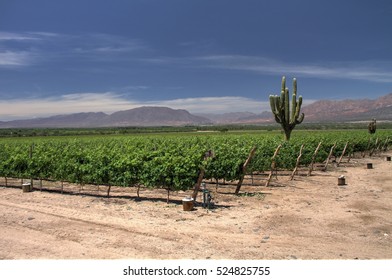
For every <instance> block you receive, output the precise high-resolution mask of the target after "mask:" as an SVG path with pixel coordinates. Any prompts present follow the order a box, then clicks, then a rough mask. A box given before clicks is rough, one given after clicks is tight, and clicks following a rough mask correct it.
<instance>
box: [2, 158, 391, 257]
mask: <svg viewBox="0 0 392 280" xmlns="http://www.w3.org/2000/svg"><path fill="white" fill-rule="evenodd" d="M384 156H385V155H383V156H378V157H373V158H370V159H369V158H368V157H367V158H364V159H363V158H356V159H351V161H350V162H349V163H348V162H346V163H343V164H342V165H341V166H340V167H336V166H330V167H329V169H328V171H327V172H322V171H317V170H316V171H315V172H313V173H312V176H310V177H307V176H296V177H295V179H294V180H293V181H290V180H289V177H288V176H278V178H277V179H276V178H274V179H273V180H272V183H271V187H268V188H265V187H263V186H259V187H256V186H251V185H250V179H247V180H246V181H245V182H246V183H248V184H249V185H247V186H243V188H242V189H241V193H242V195H241V196H235V195H234V194H233V192H234V190H235V187H234V186H220V187H219V188H218V189H217V190H216V187H215V185H212V184H211V185H208V187H209V189H210V190H211V191H212V193H213V196H214V201H215V204H216V208H215V209H212V210H207V209H203V208H202V207H201V206H200V205H198V206H196V207H195V210H194V211H183V206H182V202H181V200H182V198H184V197H185V196H187V195H189V194H190V192H187V193H183V192H178V193H172V194H171V196H170V203H166V195H167V193H166V191H165V190H149V189H141V191H140V197H141V200H139V201H138V200H137V199H136V189H135V188H125V189H124V188H114V187H112V190H111V197H110V198H107V197H105V195H106V187H102V186H101V187H99V188H98V187H96V186H84V187H83V188H82V189H80V187H79V186H73V185H65V186H64V191H65V193H63V194H61V193H60V192H58V190H59V187H58V184H57V185H53V184H52V185H48V184H47V183H45V184H44V190H43V191H42V192H41V191H39V190H35V191H33V192H28V193H23V192H22V190H21V187H20V181H14V182H13V183H14V184H15V185H17V184H19V186H18V187H0V225H1V231H0V248H1V249H0V259H357V258H358V259H391V258H392V211H391V210H392V173H391V169H392V163H391V162H387V161H386V160H385V157H384ZM346 161H347V160H346ZM367 162H372V163H373V166H374V169H366V163H367ZM305 173H306V171H300V175H301V174H302V175H304V174H305ZM340 175H344V176H345V178H346V183H347V185H345V186H338V185H337V181H338V177H339V176H340ZM254 182H255V183H256V182H257V181H254ZM264 182H265V180H264V181H259V184H260V185H264ZM0 183H1V184H4V183H5V181H4V178H1V179H0ZM10 183H12V182H11V181H10V180H8V184H10ZM200 198H201V195H200V196H199V198H198V200H199V201H200Z"/></svg>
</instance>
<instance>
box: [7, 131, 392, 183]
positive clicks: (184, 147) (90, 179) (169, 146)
mask: <svg viewBox="0 0 392 280" xmlns="http://www.w3.org/2000/svg"><path fill="white" fill-rule="evenodd" d="M117 134H118V135H115V134H110V135H93V136H91V135H90V136H57V137H48V136H47V137H2V138H0V177H8V178H25V179H29V178H34V179H49V180H56V181H63V182H71V183H79V184H99V185H112V186H114V185H115V186H124V187H130V186H139V185H143V186H146V187H151V188H167V189H170V190H187V189H189V188H192V187H193V186H194V184H195V183H196V181H197V178H198V174H199V172H200V169H201V168H204V169H205V178H206V179H214V180H223V179H224V180H226V181H234V180H238V179H239V178H240V177H241V176H242V175H243V174H242V165H243V164H244V162H245V160H246V159H247V157H248V155H249V152H250V150H251V149H252V148H253V147H256V148H257V150H256V153H255V155H254V157H253V158H252V160H251V162H250V165H249V167H248V169H247V173H250V172H261V171H267V170H270V168H271V157H272V156H273V154H274V151H275V149H276V147H277V146H278V145H279V144H282V147H281V149H280V152H279V154H278V156H277V158H276V163H277V167H278V168H279V169H285V170H292V169H293V168H294V166H295V163H296V159H297V156H298V153H299V150H300V147H301V145H302V144H304V150H303V157H302V158H301V164H302V165H308V164H309V163H310V161H311V158H312V155H313V153H314V151H315V149H316V147H317V145H318V143H319V142H322V144H321V147H320V150H319V152H318V154H317V157H316V162H323V161H324V160H325V159H326V158H327V157H328V153H329V151H330V149H331V147H332V146H333V145H334V143H336V148H335V152H334V155H335V156H339V155H340V154H341V153H342V151H343V148H344V146H345V145H346V143H347V142H348V143H349V144H348V148H347V151H346V154H352V153H358V152H363V151H366V150H371V149H375V148H377V149H383V148H387V147H388V145H390V144H391V143H392V130H391V129H379V130H378V131H377V133H376V134H374V135H370V134H369V133H368V132H367V130H364V129H361V130H359V129H353V130H347V129H345V130H326V131H316V130H297V131H294V133H293V135H292V139H291V140H290V142H285V141H283V136H282V134H281V132H279V131H278V130H276V131H267V130H265V131H259V130H246V131H243V130H236V131H232V132H231V131H229V132H225V133H221V132H206V131H205V132H200V131H192V130H189V131H185V132H174V131H166V132H162V131H158V132H157V131H155V132H154V131H149V133H136V134H125V135H123V134H121V133H117ZM208 151H211V152H212V154H213V157H210V158H207V159H205V154H206V152H208Z"/></svg>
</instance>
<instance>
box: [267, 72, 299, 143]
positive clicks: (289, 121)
mask: <svg viewBox="0 0 392 280" xmlns="http://www.w3.org/2000/svg"><path fill="white" fill-rule="evenodd" d="M269 100H270V105H271V110H272V113H273V114H274V116H275V121H276V122H277V123H280V125H281V126H282V128H283V130H284V133H285V136H286V140H287V141H288V140H290V135H291V131H293V129H294V127H295V126H296V125H297V124H300V123H301V122H302V121H303V120H304V117H305V114H304V113H302V114H301V115H300V114H299V113H300V110H301V105H302V96H299V98H298V101H297V80H296V79H295V78H294V79H293V96H292V101H291V114H290V100H289V89H288V88H287V87H286V78H285V77H284V76H283V77H282V90H281V94H280V96H278V95H270V96H269Z"/></svg>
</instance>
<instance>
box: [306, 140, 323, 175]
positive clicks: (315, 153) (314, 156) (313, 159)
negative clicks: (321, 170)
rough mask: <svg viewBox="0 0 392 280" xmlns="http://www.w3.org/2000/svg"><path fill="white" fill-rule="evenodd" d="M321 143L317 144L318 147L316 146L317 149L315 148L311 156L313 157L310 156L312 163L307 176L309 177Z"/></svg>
mask: <svg viewBox="0 0 392 280" xmlns="http://www.w3.org/2000/svg"><path fill="white" fill-rule="evenodd" d="M321 143H322V142H320V143H319V144H318V146H317V148H316V150H315V151H314V154H313V156H312V161H311V163H310V165H309V171H308V176H310V175H311V174H312V171H313V165H314V161H315V160H316V156H317V153H318V151H319V149H320V147H321Z"/></svg>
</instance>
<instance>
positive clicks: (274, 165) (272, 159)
mask: <svg viewBox="0 0 392 280" xmlns="http://www.w3.org/2000/svg"><path fill="white" fill-rule="evenodd" d="M281 147H282V144H279V146H278V147H277V148H276V150H275V153H274V155H273V156H272V158H271V172H270V174H269V176H268V179H267V182H266V183H265V187H268V186H269V183H270V181H271V178H272V174H273V172H274V171H275V169H276V162H275V158H276V156H277V155H278V153H279V150H280V148H281Z"/></svg>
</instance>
